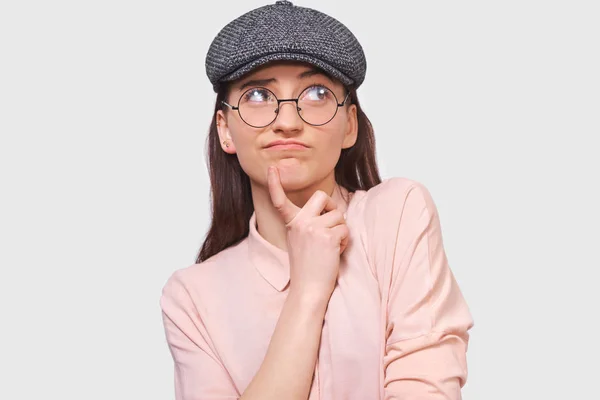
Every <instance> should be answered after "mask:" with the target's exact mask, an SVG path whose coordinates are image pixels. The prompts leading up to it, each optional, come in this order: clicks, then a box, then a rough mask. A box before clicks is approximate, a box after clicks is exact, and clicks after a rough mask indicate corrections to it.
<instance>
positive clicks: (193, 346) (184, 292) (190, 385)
mask: <svg viewBox="0 0 600 400" xmlns="http://www.w3.org/2000/svg"><path fill="white" fill-rule="evenodd" d="M180 274H181V272H180V271H177V272H175V273H174V274H173V275H172V276H171V278H170V279H169V280H168V281H167V283H166V284H165V286H164V288H163V292H162V296H161V298H160V306H161V308H162V318H163V324H164V329H165V335H166V338H167V343H168V345H169V350H170V351H171V355H172V356H173V362H174V365H175V398H176V400H226V399H228V400H229V399H231V400H232V399H239V393H238V392H237V390H236V388H235V386H234V384H233V382H232V380H231V377H230V376H229V374H228V373H227V370H226V369H225V367H224V366H223V364H222V363H221V361H220V359H219V357H217V354H216V351H215V349H214V347H213V345H212V341H211V339H210V336H209V335H208V332H207V330H206V327H205V326H204V323H203V322H202V320H201V319H200V316H199V314H198V311H197V310H196V308H195V305H194V303H193V301H192V298H191V296H190V294H189V292H188V289H187V288H186V286H185V283H184V279H182V278H181V277H180Z"/></svg>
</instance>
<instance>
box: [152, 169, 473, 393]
mask: <svg viewBox="0 0 600 400" xmlns="http://www.w3.org/2000/svg"><path fill="white" fill-rule="evenodd" d="M332 197H333V199H334V200H335V201H336V203H337V204H338V208H340V209H342V210H344V211H346V213H347V217H346V222H347V225H348V228H349V231H350V237H349V242H348V247H347V248H346V250H345V251H344V253H343V254H342V256H341V259H340V271H339V277H338V281H337V284H336V287H335V289H334V291H333V293H332V295H331V299H330V301H329V305H328V308H327V312H326V314H325V320H324V324H323V330H322V334H321V343H320V349H319V353H318V359H317V363H316V367H315V373H314V376H313V383H312V386H311V391H310V396H309V399H310V400H317V399H322V400H334V399H335V400H340V399H357V400H372V399H382V400H383V399H385V400H387V399H402V400H417V399H418V400H425V399H427V400H435V399H452V400H458V399H461V387H462V386H463V385H464V384H465V381H466V379H467V362H466V351H467V344H468V340H469V333H468V332H467V331H468V330H469V329H470V328H471V327H472V326H473V319H472V317H471V314H470V311H469V308H468V306H467V304H466V302H465V300H464V298H463V295H462V294H461V291H460V289H459V287H458V285H457V283H456V280H455V278H454V276H453V274H452V272H451V270H450V268H449V265H448V260H447V258H446V254H445V251H444V248H443V243H442V233H441V226H440V220H439V216H438V213H437V209H436V206H435V204H434V202H433V199H432V198H431V195H430V193H429V191H428V190H427V189H426V187H425V186H424V185H423V184H421V183H419V182H417V181H415V180H411V179H408V178H403V177H394V178H389V179H387V180H384V181H383V182H382V183H380V184H379V185H377V186H375V187H373V188H371V189H369V190H368V191H365V190H358V191H356V192H354V193H348V191H347V190H346V189H344V188H343V187H341V186H336V190H335V191H334V193H333V195H332ZM345 198H346V200H345ZM347 200H348V201H347ZM249 229H250V232H249V235H248V237H246V238H244V239H243V240H242V241H241V242H239V243H237V244H236V245H234V246H231V247H229V248H227V249H225V250H223V251H221V252H220V253H218V254H216V255H214V256H213V257H211V258H210V259H208V260H205V261H204V262H202V263H200V264H193V265H190V266H188V267H185V268H181V269H179V270H177V271H175V272H174V273H173V274H172V275H171V277H170V278H169V279H168V281H167V282H166V284H165V286H164V288H163V291H162V297H161V298H160V306H161V308H162V316H163V322H164V327H165V333H166V339H167V342H168V346H169V349H170V351H171V354H172V356H173V360H174V364H175V393H176V399H177V400H201V399H202V400H217V399H238V398H239V397H240V395H241V393H243V392H244V390H245V389H246V387H247V386H248V385H249V384H250V381H251V380H252V378H253V377H254V375H255V374H256V372H257V371H258V369H259V367H260V365H261V363H262V360H263V358H264V356H265V353H266V351H267V347H268V345H269V341H270V339H271V335H272V334H273V331H274V329H275V324H276V322H277V319H278V317H279V314H280V311H281V309H282V307H283V304H284V302H285V299H286V296H287V294H288V291H289V290H288V288H289V285H288V283H289V279H290V275H289V259H288V255H287V252H286V251H284V250H282V249H280V248H278V247H276V246H274V245H272V244H271V243H269V242H267V241H266V240H265V239H264V238H263V237H262V236H260V234H259V233H258V231H257V229H256V214H253V215H252V218H251V219H250V223H249ZM290 362H293V360H290Z"/></svg>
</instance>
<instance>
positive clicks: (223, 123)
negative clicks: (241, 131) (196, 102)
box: [216, 110, 236, 154]
mask: <svg viewBox="0 0 600 400" xmlns="http://www.w3.org/2000/svg"><path fill="white" fill-rule="evenodd" d="M216 122H217V132H218V133H219V142H220V144H221V148H222V149H223V151H224V152H225V153H227V154H235V153H236V150H235V144H234V143H233V139H232V138H231V132H230V131H229V125H227V118H226V117H225V113H224V112H223V110H218V111H217V121H216ZM227 145H229V147H227Z"/></svg>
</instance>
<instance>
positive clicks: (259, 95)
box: [243, 88, 273, 103]
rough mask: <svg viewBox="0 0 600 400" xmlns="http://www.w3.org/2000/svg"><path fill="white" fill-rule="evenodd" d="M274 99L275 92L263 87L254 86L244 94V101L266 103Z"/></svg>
mask: <svg viewBox="0 0 600 400" xmlns="http://www.w3.org/2000/svg"><path fill="white" fill-rule="evenodd" d="M272 100H273V94H272V93H271V92H270V91H268V90H266V89H261V88H253V89H250V90H248V91H247V92H246V94H244V98H243V101H244V102H252V103H265V102H268V101H272Z"/></svg>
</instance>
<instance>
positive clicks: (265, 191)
mask: <svg viewBox="0 0 600 400" xmlns="http://www.w3.org/2000/svg"><path fill="white" fill-rule="evenodd" d="M265 184H266V182H265ZM265 184H261V183H258V182H255V181H251V186H252V201H253V203H254V211H255V213H256V225H257V230H258V233H260V235H261V236H262V237H263V238H264V239H265V240H266V241H268V242H269V243H271V244H273V245H274V246H276V247H279V248H280V249H282V250H285V251H287V231H286V227H285V223H284V221H283V218H282V217H281V214H280V213H279V211H278V210H277V209H276V208H275V207H274V206H273V203H272V201H271V195H270V194H269V188H268V186H265ZM282 186H283V188H284V191H285V194H286V195H287V197H288V198H289V199H290V201H291V202H292V203H294V204H295V205H296V206H298V207H300V208H302V207H304V205H305V204H306V202H307V201H308V200H309V199H310V197H311V196H312V195H313V194H314V193H315V192H316V191H317V190H322V191H324V192H325V193H327V194H328V195H329V196H330V197H333V195H334V190H335V189H336V187H337V184H336V182H335V175H334V173H333V171H332V173H331V174H330V175H328V176H327V177H325V179H323V180H321V181H317V182H313V183H311V184H310V185H308V186H302V187H299V188H294V189H293V190H291V189H290V190H288V188H287V187H286V184H285V182H282Z"/></svg>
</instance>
